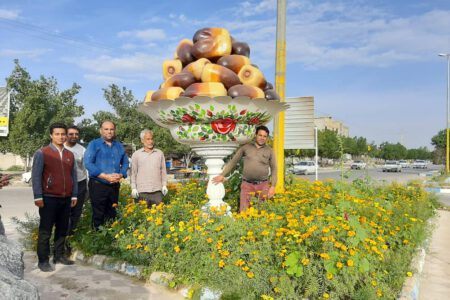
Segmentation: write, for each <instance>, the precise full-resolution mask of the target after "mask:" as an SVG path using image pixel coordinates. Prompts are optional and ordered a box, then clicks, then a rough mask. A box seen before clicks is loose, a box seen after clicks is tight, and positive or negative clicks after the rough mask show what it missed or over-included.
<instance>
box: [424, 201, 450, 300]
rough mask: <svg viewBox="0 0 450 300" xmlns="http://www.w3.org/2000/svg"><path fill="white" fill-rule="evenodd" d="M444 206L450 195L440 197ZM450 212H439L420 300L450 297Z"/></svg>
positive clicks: (427, 255)
mask: <svg viewBox="0 0 450 300" xmlns="http://www.w3.org/2000/svg"><path fill="white" fill-rule="evenodd" d="M439 200H440V202H441V203H443V204H444V205H449V204H450V196H449V195H443V194H440V195H439ZM449 251H450V211H446V210H440V211H439V212H438V221H437V227H436V228H435V230H434V232H433V237H432V238H431V243H430V246H429V249H427V254H426V257H425V264H424V267H423V271H422V274H421V278H420V292H419V299H421V300H438V299H439V300H441V299H448V298H449V295H450V255H449V253H450V252H449Z"/></svg>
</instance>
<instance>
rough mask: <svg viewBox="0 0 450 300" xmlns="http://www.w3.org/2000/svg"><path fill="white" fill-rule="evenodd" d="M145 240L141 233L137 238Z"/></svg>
mask: <svg viewBox="0 0 450 300" xmlns="http://www.w3.org/2000/svg"><path fill="white" fill-rule="evenodd" d="M144 238H145V236H144V235H143V234H142V233H141V234H140V235H139V236H138V240H140V241H141V240H143V239H144Z"/></svg>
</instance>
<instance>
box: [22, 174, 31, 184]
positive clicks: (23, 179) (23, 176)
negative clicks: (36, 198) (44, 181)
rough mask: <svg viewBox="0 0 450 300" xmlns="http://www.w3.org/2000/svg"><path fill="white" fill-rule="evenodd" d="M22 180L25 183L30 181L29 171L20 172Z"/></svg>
mask: <svg viewBox="0 0 450 300" xmlns="http://www.w3.org/2000/svg"><path fill="white" fill-rule="evenodd" d="M22 181H23V182H25V183H30V181H31V172H26V173H23V174H22Z"/></svg>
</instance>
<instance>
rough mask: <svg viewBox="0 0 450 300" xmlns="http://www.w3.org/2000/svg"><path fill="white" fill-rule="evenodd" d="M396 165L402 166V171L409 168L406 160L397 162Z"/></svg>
mask: <svg viewBox="0 0 450 300" xmlns="http://www.w3.org/2000/svg"><path fill="white" fill-rule="evenodd" d="M398 163H399V164H400V166H402V168H403V169H405V168H409V167H411V165H410V163H409V162H408V161H407V160H399V161H398Z"/></svg>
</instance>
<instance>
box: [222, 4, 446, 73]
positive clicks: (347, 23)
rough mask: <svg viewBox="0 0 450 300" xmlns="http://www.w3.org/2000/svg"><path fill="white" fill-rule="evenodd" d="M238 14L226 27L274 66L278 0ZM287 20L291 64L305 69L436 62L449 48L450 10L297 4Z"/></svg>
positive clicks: (290, 6) (242, 6)
mask: <svg viewBox="0 0 450 300" xmlns="http://www.w3.org/2000/svg"><path fill="white" fill-rule="evenodd" d="M239 11H240V14H241V16H240V17H239V18H238V16H236V19H234V20H233V21H231V22H227V23H226V24H224V26H225V27H226V28H229V29H230V31H232V33H233V35H234V36H235V37H238V38H239V40H243V41H246V42H248V43H249V45H250V46H251V50H252V59H253V60H254V61H255V62H256V63H257V64H258V65H261V66H263V67H267V66H273V64H274V62H275V59H274V57H275V42H276V1H268V0H264V1H260V2H254V1H251V2H250V1H246V2H243V3H241V4H240V10H239ZM267 14H269V17H267ZM242 15H243V16H244V18H242ZM270 16H271V17H270ZM286 20H287V26H286V34H287V36H286V49H287V62H288V63H300V64H302V65H303V66H304V67H305V68H307V69H316V70H317V69H329V68H340V67H345V66H372V67H386V66H391V65H395V64H397V63H402V62H408V61H409V62H410V61H431V60H435V59H436V54H437V53H438V52H442V51H444V52H445V51H449V50H450V39H449V36H450V10H429V11H424V12H422V13H418V14H415V15H410V16H407V17H404V16H401V15H393V14H392V13H390V12H387V11H383V10H382V9H380V8H375V7H373V6H371V4H370V2H369V3H362V2H359V1H351V2H349V1H345V2H344V1H342V2H339V1H333V2H331V1H308V0H302V1H294V0H293V1H289V3H288V9H287V16H286Z"/></svg>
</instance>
